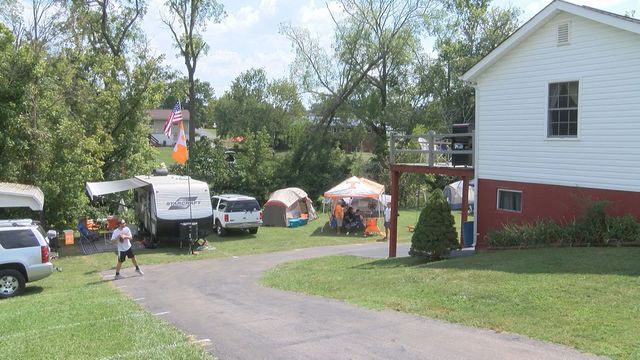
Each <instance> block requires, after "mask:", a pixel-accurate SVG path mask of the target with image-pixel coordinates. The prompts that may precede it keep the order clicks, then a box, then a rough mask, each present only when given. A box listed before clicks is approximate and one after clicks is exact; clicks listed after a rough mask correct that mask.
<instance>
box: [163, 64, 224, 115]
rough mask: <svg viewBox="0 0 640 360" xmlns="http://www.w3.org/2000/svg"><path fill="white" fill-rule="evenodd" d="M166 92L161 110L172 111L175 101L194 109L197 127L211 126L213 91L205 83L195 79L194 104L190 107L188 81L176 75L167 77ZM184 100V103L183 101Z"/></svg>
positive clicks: (209, 85)
mask: <svg viewBox="0 0 640 360" xmlns="http://www.w3.org/2000/svg"><path fill="white" fill-rule="evenodd" d="M167 80H168V83H167V90H166V91H165V95H164V99H163V100H162V104H161V105H160V106H161V107H162V108H163V109H172V108H173V106H174V105H175V104H176V101H177V100H180V102H181V103H182V104H183V105H185V106H186V107H188V108H189V109H191V108H195V109H196V113H197V114H198V118H199V125H203V126H212V125H213V114H212V107H211V106H210V104H211V103H212V102H213V100H214V93H215V92H214V90H213V87H212V86H211V84H210V83H209V82H207V81H202V80H199V79H196V84H195V89H196V103H195V104H194V105H191V103H190V99H189V98H188V95H189V79H187V78H185V77H178V75H177V74H176V73H173V74H170V75H169V77H168V79H167ZM185 99H186V101H185Z"/></svg>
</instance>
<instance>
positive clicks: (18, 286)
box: [0, 269, 25, 299]
mask: <svg viewBox="0 0 640 360" xmlns="http://www.w3.org/2000/svg"><path fill="white" fill-rule="evenodd" d="M24 284H25V279H24V276H23V275H22V273H21V272H19V271H18V270H13V269H5V270H0V299H6V298H10V297H12V296H15V295H18V294H20V293H21V292H22V291H23V290H24Z"/></svg>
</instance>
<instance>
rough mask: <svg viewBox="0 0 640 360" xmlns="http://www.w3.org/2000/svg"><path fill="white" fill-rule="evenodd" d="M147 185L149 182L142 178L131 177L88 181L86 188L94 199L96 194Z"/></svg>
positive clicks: (111, 192)
mask: <svg viewBox="0 0 640 360" xmlns="http://www.w3.org/2000/svg"><path fill="white" fill-rule="evenodd" d="M147 185H149V184H148V183H146V182H144V181H142V180H139V179H136V178H131V179H125V180H115V181H102V182H88V183H87V185H86V189H87V195H89V197H90V198H91V199H92V200H93V198H94V197H96V196H100V195H105V194H113V193H117V192H121V191H127V190H131V189H137V188H139V187H143V186H147Z"/></svg>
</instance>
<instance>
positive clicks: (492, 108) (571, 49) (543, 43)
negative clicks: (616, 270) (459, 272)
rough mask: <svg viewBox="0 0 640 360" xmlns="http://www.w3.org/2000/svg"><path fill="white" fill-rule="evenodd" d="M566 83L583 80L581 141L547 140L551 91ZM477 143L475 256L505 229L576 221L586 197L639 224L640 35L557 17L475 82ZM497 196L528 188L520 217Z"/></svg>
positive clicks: (590, 22) (589, 21)
mask: <svg viewBox="0 0 640 360" xmlns="http://www.w3.org/2000/svg"><path fill="white" fill-rule="evenodd" d="M567 21H568V22H570V44H569V45H563V46H557V45H556V39H557V37H556V26H557V24H559V23H562V22H567ZM562 81H579V86H580V88H579V91H580V93H579V108H578V112H579V114H578V136H577V137H576V138H572V139H549V138H547V96H548V84H549V83H551V82H562ZM475 135H476V137H475V144H474V149H475V162H474V164H475V171H476V178H477V189H476V196H477V199H476V204H477V209H476V223H475V225H476V234H477V239H476V240H477V246H478V248H485V247H486V246H487V242H486V235H487V234H488V232H489V231H491V230H495V229H500V228H502V226H503V225H504V224H506V223H514V222H515V223H524V222H532V221H535V220H538V219H542V218H546V219H553V220H554V221H557V222H565V221H570V220H572V219H574V218H576V217H579V216H580V215H581V213H582V211H583V210H584V206H585V205H584V202H583V203H582V205H579V204H577V202H576V201H577V200H576V199H579V198H580V199H586V198H591V199H606V200H609V201H610V204H611V206H610V208H609V210H610V211H609V212H610V214H612V215H623V214H631V215H633V216H635V217H636V218H637V219H640V207H639V206H638V204H639V203H640V192H638V191H640V36H639V35H637V34H634V33H631V32H628V31H624V30H620V29H617V28H614V27H611V26H608V25H605V24H602V23H599V22H596V21H592V20H589V19H586V18H582V17H578V16H574V15H571V14H568V13H564V12H560V13H559V14H558V15H556V16H553V17H552V18H550V19H549V21H547V22H546V23H545V24H543V25H542V26H540V27H539V28H538V29H537V30H536V31H534V32H533V33H532V34H531V35H529V36H528V37H526V38H524V39H523V41H522V42H521V43H519V44H518V45H516V46H515V47H514V48H513V49H512V50H511V51H509V52H507V53H506V54H504V55H503V56H502V57H501V58H500V59H498V60H497V61H496V63H494V64H493V65H491V66H490V67H488V68H487V69H486V70H484V71H483V72H482V73H481V75H480V76H479V77H478V78H477V86H476V131H475ZM498 188H505V189H512V190H521V191H522V212H520V213H515V212H506V211H501V210H497V206H496V196H497V189H498Z"/></svg>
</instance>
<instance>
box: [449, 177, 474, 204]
mask: <svg viewBox="0 0 640 360" xmlns="http://www.w3.org/2000/svg"><path fill="white" fill-rule="evenodd" d="M474 184H475V181H474V180H471V181H470V182H469V192H468V199H469V207H470V208H473V204H474V199H475V187H474ZM462 186H463V184H462V180H460V181H456V182H452V183H451V184H449V185H447V186H445V187H444V190H442V193H443V194H444V197H445V198H446V199H447V202H448V203H449V205H450V206H451V210H460V208H462Z"/></svg>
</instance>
